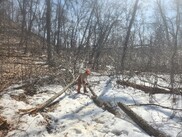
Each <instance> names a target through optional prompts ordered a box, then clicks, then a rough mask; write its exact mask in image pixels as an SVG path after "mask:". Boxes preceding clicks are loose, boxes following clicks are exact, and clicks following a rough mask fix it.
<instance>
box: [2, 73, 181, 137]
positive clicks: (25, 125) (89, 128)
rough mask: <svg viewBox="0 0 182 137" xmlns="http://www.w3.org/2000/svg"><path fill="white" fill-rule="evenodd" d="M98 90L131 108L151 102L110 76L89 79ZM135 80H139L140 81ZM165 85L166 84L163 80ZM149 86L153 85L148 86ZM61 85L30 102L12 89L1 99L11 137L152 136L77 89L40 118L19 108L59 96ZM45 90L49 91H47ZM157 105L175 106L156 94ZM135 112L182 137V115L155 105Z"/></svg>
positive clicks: (137, 109) (104, 96)
mask: <svg viewBox="0 0 182 137" xmlns="http://www.w3.org/2000/svg"><path fill="white" fill-rule="evenodd" d="M89 81H90V83H92V85H94V86H93V89H94V91H95V92H96V93H97V95H98V96H99V97H100V98H102V99H103V100H105V101H112V103H117V102H123V103H125V104H127V105H130V104H135V103H149V100H150V99H149V95H148V94H145V93H144V92H142V91H139V90H136V89H133V88H130V87H125V88H123V87H122V86H118V85H116V82H115V80H112V82H111V83H109V81H110V78H109V77H108V76H91V77H90V78H89ZM133 81H139V80H138V79H137V78H135V79H133ZM160 82H161V83H162V84H163V85H165V82H162V81H160ZM148 85H149V84H148ZM61 89H62V87H61V86H60V85H48V86H44V87H40V88H39V92H38V94H36V95H34V96H32V97H31V96H27V98H26V101H16V100H15V98H13V96H16V95H19V94H21V93H23V92H24V91H23V90H21V89H20V90H12V89H11V88H9V90H8V92H7V93H6V94H4V95H3V96H2V98H1V99H0V107H2V109H1V110H0V114H1V115H2V116H4V117H5V118H6V119H7V120H8V122H9V123H10V124H11V126H12V128H11V131H10V132H9V133H8V135H7V137H126V136H127V137H148V136H149V135H147V134H146V133H145V132H144V131H143V130H142V129H140V128H139V127H138V126H137V125H136V124H135V123H134V122H133V121H132V120H131V119H130V118H129V117H128V116H127V115H126V114H125V113H124V112H122V111H121V110H120V111H121V114H122V117H119V118H118V117H116V116H114V115H113V114H111V113H109V112H107V111H104V110H102V109H101V108H99V107H97V106H96V105H95V104H94V103H93V102H92V100H91V99H90V98H89V96H86V95H82V94H76V91H75V87H74V88H72V89H70V90H69V91H68V92H66V94H64V95H62V96H61V97H60V98H59V100H60V102H59V103H58V104H56V105H55V106H53V107H51V108H50V109H47V110H46V112H42V113H38V114H37V115H28V114H27V115H23V116H21V115H20V114H19V112H18V110H19V109H26V108H32V107H35V106H36V105H37V104H40V103H42V102H45V101H46V100H47V99H49V98H50V97H51V96H53V95H54V94H55V93H57V92H59V91H61ZM44 91H45V92H44ZM178 99H179V100H178V104H177V105H176V108H182V97H178ZM153 102H154V103H156V104H160V105H162V106H167V107H171V106H172V103H171V99H170V96H169V95H162V94H161V95H160V94H158V95H155V96H153ZM130 108H131V109H132V110H133V111H134V112H136V113H137V114H138V115H140V116H141V117H142V118H144V119H145V120H146V121H148V123H149V124H150V125H152V126H153V127H155V128H157V129H159V130H161V131H163V132H165V133H167V134H168V135H170V136H172V137H176V136H177V137H182V112H180V111H175V115H174V118H172V119H170V116H172V114H173V111H171V110H169V109H163V108H160V107H154V106H132V107H130Z"/></svg>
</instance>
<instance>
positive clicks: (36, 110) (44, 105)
mask: <svg viewBox="0 0 182 137" xmlns="http://www.w3.org/2000/svg"><path fill="white" fill-rule="evenodd" d="M76 81H77V78H76V79H74V80H73V81H72V82H71V83H69V84H68V85H67V86H66V87H65V88H64V89H62V90H61V91H60V92H59V93H57V94H55V95H54V96H53V97H51V98H50V99H48V100H47V101H46V102H44V103H43V104H40V105H38V106H37V107H35V108H30V109H20V110H19V111H20V112H23V114H35V113H37V112H38V111H41V110H43V109H44V108H46V107H47V106H49V105H50V104H51V103H52V102H53V101H54V100H55V99H57V98H58V97H59V96H61V95H62V94H63V93H64V92H65V91H66V90H67V89H68V88H70V87H72V86H73V85H74V84H75V83H76Z"/></svg>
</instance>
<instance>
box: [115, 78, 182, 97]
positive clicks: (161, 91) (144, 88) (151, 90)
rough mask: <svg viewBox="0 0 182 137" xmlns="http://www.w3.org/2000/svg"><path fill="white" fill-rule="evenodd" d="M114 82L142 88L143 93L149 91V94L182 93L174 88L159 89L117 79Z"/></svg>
mask: <svg viewBox="0 0 182 137" xmlns="http://www.w3.org/2000/svg"><path fill="white" fill-rule="evenodd" d="M116 83H117V84H120V85H124V86H128V87H133V88H136V89H139V90H142V91H144V92H145V93H149V94H176V95H182V92H180V91H178V90H175V89H174V90H173V91H168V90H165V89H161V88H158V87H148V86H144V85H139V84H135V83H131V82H129V81H122V80H118V81H116Z"/></svg>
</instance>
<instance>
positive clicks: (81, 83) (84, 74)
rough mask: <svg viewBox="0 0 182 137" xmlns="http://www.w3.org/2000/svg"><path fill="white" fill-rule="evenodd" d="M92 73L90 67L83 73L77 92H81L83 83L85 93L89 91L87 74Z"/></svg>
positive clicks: (79, 78) (79, 79)
mask: <svg viewBox="0 0 182 137" xmlns="http://www.w3.org/2000/svg"><path fill="white" fill-rule="evenodd" d="M90 74H91V71H90V69H86V70H85V72H84V73H81V74H80V76H79V77H78V80H77V81H78V88H77V92H78V93H80V89H81V86H82V85H83V88H84V93H87V92H88V91H87V89H86V85H88V80H87V76H88V75H90Z"/></svg>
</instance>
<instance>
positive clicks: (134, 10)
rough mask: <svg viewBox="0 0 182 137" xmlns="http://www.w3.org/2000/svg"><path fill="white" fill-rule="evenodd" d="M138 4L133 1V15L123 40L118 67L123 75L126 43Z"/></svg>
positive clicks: (137, 0)
mask: <svg viewBox="0 0 182 137" xmlns="http://www.w3.org/2000/svg"><path fill="white" fill-rule="evenodd" d="M138 2H139V0H136V1H135V5H134V8H133V14H132V17H131V20H130V23H129V26H128V30H127V34H126V38H125V41H124V47H123V53H122V57H121V66H120V70H121V73H123V71H124V68H125V62H124V61H125V58H126V52H127V48H128V42H129V38H130V32H131V28H132V25H133V22H134V19H135V15H136V11H137V6H138Z"/></svg>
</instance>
